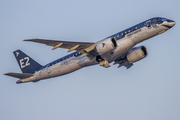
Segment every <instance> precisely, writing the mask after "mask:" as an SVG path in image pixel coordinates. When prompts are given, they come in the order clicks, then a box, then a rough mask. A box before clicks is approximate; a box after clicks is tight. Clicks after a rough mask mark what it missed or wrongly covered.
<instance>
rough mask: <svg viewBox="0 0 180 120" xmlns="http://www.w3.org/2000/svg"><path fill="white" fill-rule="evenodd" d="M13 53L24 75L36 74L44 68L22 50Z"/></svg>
mask: <svg viewBox="0 0 180 120" xmlns="http://www.w3.org/2000/svg"><path fill="white" fill-rule="evenodd" d="M13 53H14V56H15V58H16V60H17V62H18V64H19V67H20V68H21V71H22V72H23V73H34V72H35V71H36V70H38V69H40V68H41V67H42V66H41V65H40V64H39V63H37V62H36V61H34V60H33V59H32V58H30V57H29V56H28V55H26V54H25V53H23V52H22V51H21V50H16V51H14V52H13Z"/></svg>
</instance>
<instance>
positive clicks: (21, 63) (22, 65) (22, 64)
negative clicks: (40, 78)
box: [19, 57, 30, 68]
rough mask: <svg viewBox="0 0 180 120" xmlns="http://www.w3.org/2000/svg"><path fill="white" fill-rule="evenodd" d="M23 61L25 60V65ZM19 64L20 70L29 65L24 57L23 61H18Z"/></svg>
mask: <svg viewBox="0 0 180 120" xmlns="http://www.w3.org/2000/svg"><path fill="white" fill-rule="evenodd" d="M24 60H26V64H25V63H24V62H23V61H24ZM19 62H20V66H21V68H24V67H26V66H28V65H30V63H29V57H25V58H24V59H21V60H19Z"/></svg>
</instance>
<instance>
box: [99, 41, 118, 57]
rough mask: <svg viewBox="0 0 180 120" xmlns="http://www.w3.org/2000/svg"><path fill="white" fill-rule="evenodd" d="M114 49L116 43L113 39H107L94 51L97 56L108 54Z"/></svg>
mask: <svg viewBox="0 0 180 120" xmlns="http://www.w3.org/2000/svg"><path fill="white" fill-rule="evenodd" d="M116 48H117V41H116V40H115V39H114V38H108V39H106V40H104V41H101V42H100V43H98V44H97V45H96V51H97V52H98V53H99V55H102V54H104V53H107V52H110V51H112V50H114V49H116Z"/></svg>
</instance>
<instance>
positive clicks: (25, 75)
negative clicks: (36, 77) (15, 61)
mask: <svg viewBox="0 0 180 120" xmlns="http://www.w3.org/2000/svg"><path fill="white" fill-rule="evenodd" d="M4 75H8V76H11V77H15V78H20V79H24V78H28V77H31V76H33V74H29V73H12V72H9V73H5V74H4Z"/></svg>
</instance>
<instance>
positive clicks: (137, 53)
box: [126, 46, 148, 63]
mask: <svg viewBox="0 0 180 120" xmlns="http://www.w3.org/2000/svg"><path fill="white" fill-rule="evenodd" d="M147 55H148V51H147V49H146V47H144V46H140V47H136V48H133V49H132V50H130V51H129V52H128V54H127V55H126V57H127V60H128V61H129V62H130V63H134V62H137V61H139V60H141V59H143V58H145V57H146V56H147Z"/></svg>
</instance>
